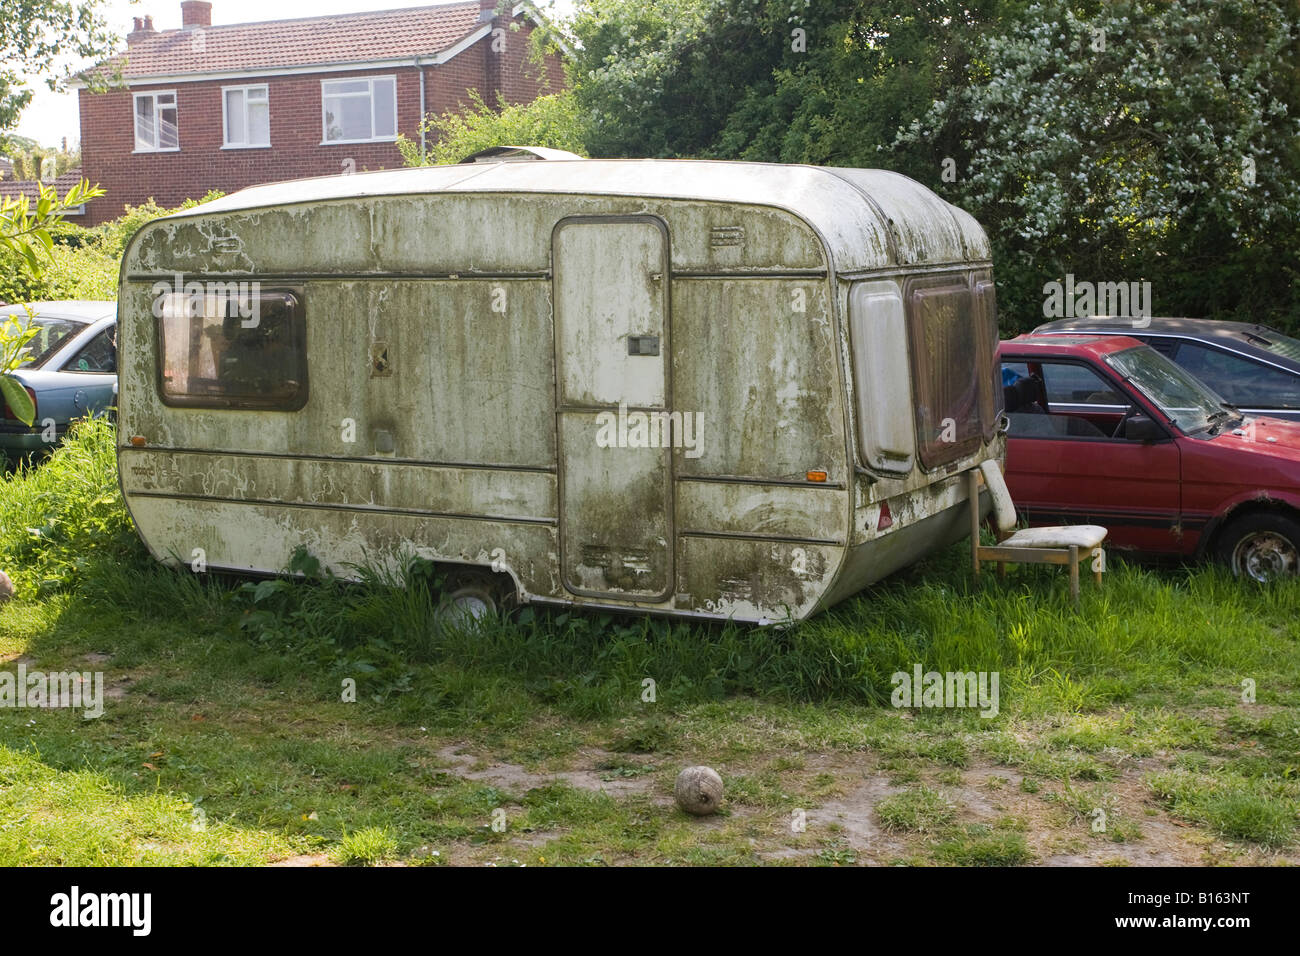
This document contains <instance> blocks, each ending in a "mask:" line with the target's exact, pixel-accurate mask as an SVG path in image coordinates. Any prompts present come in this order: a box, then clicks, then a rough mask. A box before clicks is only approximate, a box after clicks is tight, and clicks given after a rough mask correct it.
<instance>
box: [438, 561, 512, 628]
mask: <svg viewBox="0 0 1300 956" xmlns="http://www.w3.org/2000/svg"><path fill="white" fill-rule="evenodd" d="M515 603H516V601H515V588H514V582H513V581H511V580H510V578H509V577H508V576H506V575H500V574H492V573H490V572H487V571H453V572H451V574H449V575H448V576H447V582H446V584H445V585H444V586H443V592H442V596H441V598H440V599H439V601H438V609H437V611H435V612H434V615H435V616H434V619H435V620H436V621H437V622H438V624H439V625H441V626H443V627H454V628H461V629H464V628H475V627H479V626H482V625H483V624H484V623H487V622H489V621H492V620H494V619H496V618H499V617H501V616H502V615H503V614H509V613H510V612H512V611H513V610H514V608H515Z"/></svg>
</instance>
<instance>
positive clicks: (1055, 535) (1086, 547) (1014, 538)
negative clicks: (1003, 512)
mask: <svg viewBox="0 0 1300 956" xmlns="http://www.w3.org/2000/svg"><path fill="white" fill-rule="evenodd" d="M1105 540H1106V529H1105V528H1103V527H1101V526H1100V525H1095V524H1072V525H1061V526H1060V527H1055V528H1021V529H1020V530H1019V531H1017V532H1016V533H1015V534H1013V535H1011V536H1010V537H1007V538H1003V539H1002V540H1001V541H999V542H998V547H1000V548H1068V547H1070V546H1071V545H1074V546H1076V547H1078V548H1079V550H1080V551H1091V550H1092V549H1093V548H1095V547H1097V546H1098V545H1100V544H1101V543H1102V542H1103V541H1105Z"/></svg>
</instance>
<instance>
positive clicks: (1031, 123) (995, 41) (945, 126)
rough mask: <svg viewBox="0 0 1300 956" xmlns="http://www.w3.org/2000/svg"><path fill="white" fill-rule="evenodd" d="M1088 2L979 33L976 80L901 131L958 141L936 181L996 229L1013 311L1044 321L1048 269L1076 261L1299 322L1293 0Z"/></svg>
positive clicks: (919, 139)
mask: <svg viewBox="0 0 1300 956" xmlns="http://www.w3.org/2000/svg"><path fill="white" fill-rule="evenodd" d="M1077 6H1078V5H1077V4H1070V3H1065V2H1059V0H1050V2H1042V3H1035V4H1032V5H1031V6H1029V7H1028V8H1027V9H1026V11H1025V13H1024V14H1023V15H1022V16H1020V17H1018V18H1016V19H1015V20H1014V21H1011V22H1009V23H1006V24H1004V25H1003V29H1000V30H997V31H989V32H987V33H986V34H984V36H983V37H982V38H981V39H980V41H979V42H978V43H977V44H976V46H975V48H974V51H973V58H972V62H971V66H970V69H969V72H968V78H969V82H968V83H967V84H965V85H962V86H956V87H954V88H953V89H952V90H950V91H949V95H948V96H947V97H946V98H944V99H943V100H941V101H939V102H935V103H934V104H933V105H932V106H931V107H930V109H929V110H928V111H926V112H925V114H924V115H922V116H920V117H918V118H917V119H916V120H914V121H913V122H912V123H911V124H910V125H909V126H908V127H907V128H906V129H904V130H903V131H901V132H900V134H899V136H898V138H897V140H896V142H895V144H894V146H895V147H896V148H906V149H915V148H917V147H918V146H923V145H924V144H926V143H929V142H940V141H942V142H946V143H953V142H957V143H958V144H959V147H958V149H959V150H960V153H961V154H960V155H959V156H957V157H955V159H956V177H955V181H954V182H952V183H951V184H950V185H949V184H943V183H940V184H939V185H938V186H937V187H936V188H939V189H941V190H942V191H943V192H944V193H945V194H946V195H947V196H948V197H949V198H951V199H953V200H954V201H957V202H959V203H960V204H962V205H964V206H966V207H967V208H968V209H970V210H971V211H972V212H973V213H974V214H975V215H976V216H977V218H979V219H980V220H981V221H982V222H983V224H984V225H985V227H986V228H988V229H989V230H990V233H991V234H992V237H993V240H994V248H995V254H996V259H995V267H996V269H997V271H998V276H999V286H1000V289H999V292H1000V298H1001V301H1002V303H1003V314H1004V316H1005V317H1006V318H1008V319H1009V320H1010V324H1011V325H1013V327H1026V326H1031V325H1033V324H1034V323H1035V322H1036V321H1039V320H1040V319H1041V311H1039V309H1040V307H1041V303H1042V293H1041V286H1042V285H1043V284H1044V283H1046V282H1048V281H1051V280H1053V279H1059V278H1061V277H1062V276H1063V275H1064V274H1065V273H1067V272H1071V273H1074V274H1075V275H1077V276H1079V277H1080V278H1088V279H1096V280H1107V281H1127V282H1132V281H1138V280H1150V281H1151V282H1152V286H1153V290H1154V298H1155V311H1156V314H1189V315H1203V314H1208V313H1213V312H1220V313H1222V312H1225V311H1234V310H1235V311H1238V312H1241V313H1242V314H1243V315H1249V316H1251V317H1253V318H1256V319H1268V320H1271V321H1275V322H1281V323H1283V324H1287V325H1291V327H1293V328H1294V323H1295V322H1296V320H1297V319H1300V314H1298V313H1300V305H1298V300H1297V297H1296V294H1295V293H1294V292H1293V291H1292V286H1293V284H1294V282H1295V280H1296V279H1297V278H1300V276H1298V275H1297V257H1296V254H1295V250H1296V238H1297V236H1298V235H1300V229H1298V228H1297V224H1298V223H1300V150H1298V149H1297V143H1298V142H1300V140H1298V139H1297V137H1300V116H1297V115H1296V114H1295V112H1294V110H1295V107H1296V105H1297V104H1296V100H1297V85H1298V84H1297V75H1298V74H1297V59H1296V54H1297V43H1298V36H1300V34H1298V32H1297V31H1298V29H1300V27H1298V26H1297V23H1298V19H1300V18H1297V16H1296V13H1297V4H1296V3H1295V2H1294V0H1289V2H1288V0H1176V2H1168V3H1135V2H1125V0H1119V2H1115V3H1108V4H1105V5H1104V6H1102V7H1099V8H1098V9H1097V12H1096V13H1094V14H1093V15H1092V16H1091V17H1081V16H1079V15H1078V14H1076V12H1075V11H1076V9H1077ZM937 164H938V159H937V158H936V169H937ZM934 178H938V177H934ZM1008 313H1010V314H1008Z"/></svg>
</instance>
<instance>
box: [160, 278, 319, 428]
mask: <svg viewBox="0 0 1300 956" xmlns="http://www.w3.org/2000/svg"><path fill="white" fill-rule="evenodd" d="M250 285H251V286H252V287H253V288H252V289H251V290H250V288H249V286H250ZM218 286H221V287H222V288H216V287H218ZM256 286H257V283H235V282H230V283H220V282H209V283H197V282H192V283H189V284H188V285H187V286H186V287H185V291H179V292H176V291H172V292H163V293H161V294H159V295H158V297H157V298H156V299H155V301H154V314H155V315H156V316H157V317H158V351H159V363H158V368H159V381H158V391H159V394H160V395H161V396H162V400H163V403H164V404H167V405H179V406H186V407H192V408H251V409H268V410H276V411H297V410H298V409H300V408H302V407H303V406H304V405H306V404H307V335H306V322H305V320H304V315H303V313H304V310H303V304H302V299H301V297H300V295H299V294H296V293H294V292H288V291H279V292H264V291H261V290H260V289H257V288H256ZM214 289H215V291H214Z"/></svg>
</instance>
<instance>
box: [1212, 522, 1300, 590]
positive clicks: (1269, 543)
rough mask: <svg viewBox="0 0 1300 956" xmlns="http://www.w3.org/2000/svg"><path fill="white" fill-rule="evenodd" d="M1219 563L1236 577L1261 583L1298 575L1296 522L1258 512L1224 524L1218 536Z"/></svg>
mask: <svg viewBox="0 0 1300 956" xmlns="http://www.w3.org/2000/svg"><path fill="white" fill-rule="evenodd" d="M1218 552H1219V557H1220V559H1221V560H1222V561H1223V562H1224V563H1225V564H1227V565H1228V566H1229V567H1230V568H1232V573H1233V574H1235V575H1237V576H1238V577H1248V578H1252V579H1254V580H1256V581H1259V582H1261V583H1267V582H1269V581H1275V580H1277V579H1278V578H1282V577H1289V576H1293V575H1295V574H1297V573H1300V522H1297V521H1296V520H1295V519H1294V518H1290V517H1288V516H1286V515H1281V514H1273V513H1268V512H1262V513H1257V514H1251V515H1246V516H1244V517H1242V518H1238V519H1236V520H1235V521H1231V522H1229V523H1228V526H1227V527H1226V528H1224V529H1223V532H1222V534H1220V536H1219V544H1218Z"/></svg>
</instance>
